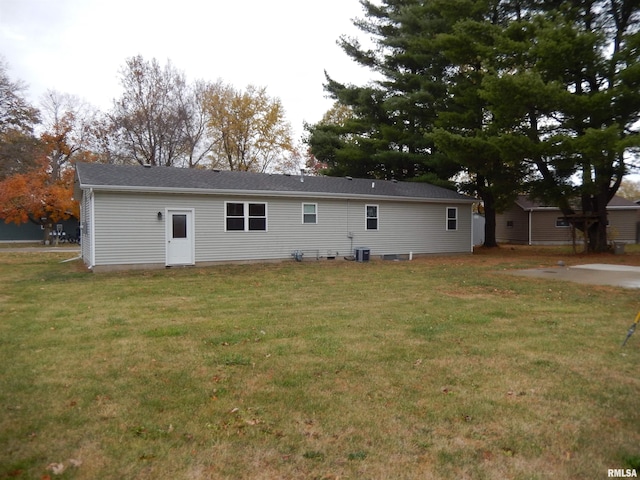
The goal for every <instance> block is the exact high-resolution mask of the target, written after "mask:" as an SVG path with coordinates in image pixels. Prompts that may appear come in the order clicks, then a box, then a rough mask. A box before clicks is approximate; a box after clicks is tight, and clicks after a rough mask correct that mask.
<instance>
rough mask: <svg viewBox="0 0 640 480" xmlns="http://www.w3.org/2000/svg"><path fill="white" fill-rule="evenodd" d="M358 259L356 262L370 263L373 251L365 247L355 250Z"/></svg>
mask: <svg viewBox="0 0 640 480" xmlns="http://www.w3.org/2000/svg"><path fill="white" fill-rule="evenodd" d="M353 253H354V255H355V257H356V262H368V261H369V255H370V254H371V249H369V248H365V247H358V248H355V249H354V250H353Z"/></svg>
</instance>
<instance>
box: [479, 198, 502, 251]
mask: <svg viewBox="0 0 640 480" xmlns="http://www.w3.org/2000/svg"><path fill="white" fill-rule="evenodd" d="M482 200H483V202H484V244H483V245H484V246H485V247H489V248H494V247H497V246H498V242H497V241H496V206H495V202H494V199H493V196H492V195H490V194H485V195H483V198H482Z"/></svg>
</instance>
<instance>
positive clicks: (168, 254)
mask: <svg viewBox="0 0 640 480" xmlns="http://www.w3.org/2000/svg"><path fill="white" fill-rule="evenodd" d="M174 214H178V215H185V214H186V216H187V229H186V238H180V239H174V238H173V215H174ZM164 218H165V222H164V225H165V265H166V266H167V267H171V266H178V265H194V264H195V253H196V249H195V231H196V229H195V209H193V208H165V210H164ZM177 244H179V247H176V245H177ZM176 248H178V250H176Z"/></svg>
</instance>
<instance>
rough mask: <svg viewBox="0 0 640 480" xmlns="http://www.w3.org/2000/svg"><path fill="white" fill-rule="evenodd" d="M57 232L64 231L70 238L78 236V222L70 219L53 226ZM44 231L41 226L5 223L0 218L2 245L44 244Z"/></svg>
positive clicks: (28, 223)
mask: <svg viewBox="0 0 640 480" xmlns="http://www.w3.org/2000/svg"><path fill="white" fill-rule="evenodd" d="M53 228H54V230H55V231H56V232H57V231H58V229H60V230H62V231H63V232H65V233H66V234H67V235H69V236H74V237H75V235H76V234H77V230H78V220H76V219H75V218H73V217H72V218H70V219H69V220H62V221H60V222H58V223H57V224H55V225H54V226H53ZM43 241H44V230H43V228H42V227H41V226H40V225H36V224H35V223H31V222H27V223H22V224H20V225H16V224H15V223H5V222H4V220H3V219H1V218H0V243H21V242H24V243H31V242H43Z"/></svg>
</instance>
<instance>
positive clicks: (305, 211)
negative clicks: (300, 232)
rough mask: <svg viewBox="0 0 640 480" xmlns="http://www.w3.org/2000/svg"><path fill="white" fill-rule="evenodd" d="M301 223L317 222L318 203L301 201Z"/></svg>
mask: <svg viewBox="0 0 640 480" xmlns="http://www.w3.org/2000/svg"><path fill="white" fill-rule="evenodd" d="M302 223H311V224H314V223H318V204H317V203H303V204H302Z"/></svg>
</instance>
